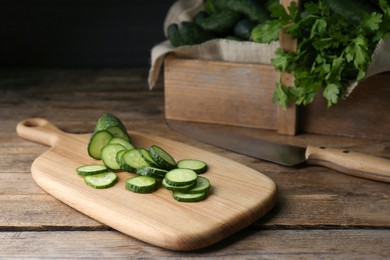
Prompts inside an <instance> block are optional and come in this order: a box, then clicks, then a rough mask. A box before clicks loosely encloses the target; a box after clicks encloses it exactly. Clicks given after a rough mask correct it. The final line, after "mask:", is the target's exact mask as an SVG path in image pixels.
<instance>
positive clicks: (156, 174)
mask: <svg viewBox="0 0 390 260" xmlns="http://www.w3.org/2000/svg"><path fill="white" fill-rule="evenodd" d="M167 172H168V171H166V170H163V169H159V168H155V167H142V168H138V169H137V171H136V173H137V174H139V175H143V176H150V177H153V178H158V179H163V178H164V177H165V174H166V173H167Z"/></svg>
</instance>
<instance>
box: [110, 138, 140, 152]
mask: <svg viewBox="0 0 390 260" xmlns="http://www.w3.org/2000/svg"><path fill="white" fill-rule="evenodd" d="M108 144H120V145H122V146H123V147H125V148H126V150H130V149H133V148H135V147H134V145H132V144H131V143H129V142H128V141H126V140H125V139H123V138H121V137H114V138H112V139H111V140H110V142H108Z"/></svg>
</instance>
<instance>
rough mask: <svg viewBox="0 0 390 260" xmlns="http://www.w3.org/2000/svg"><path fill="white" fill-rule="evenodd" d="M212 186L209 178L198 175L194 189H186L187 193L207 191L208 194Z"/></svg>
mask: <svg viewBox="0 0 390 260" xmlns="http://www.w3.org/2000/svg"><path fill="white" fill-rule="evenodd" d="M210 187H211V184H210V181H209V180H208V179H207V178H205V177H202V176H198V179H197V180H196V184H195V186H194V187H193V188H192V189H190V190H188V191H186V192H185V193H188V194H198V193H206V194H207V193H208V192H209V190H210Z"/></svg>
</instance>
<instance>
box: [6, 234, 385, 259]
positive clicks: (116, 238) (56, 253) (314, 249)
mask: <svg viewBox="0 0 390 260" xmlns="http://www.w3.org/2000/svg"><path fill="white" fill-rule="evenodd" d="M389 239H390V230H374V231H368V230H263V231H254V230H248V229H247V230H244V231H242V232H240V233H239V234H237V235H235V236H233V237H230V238H228V239H227V240H226V241H224V243H219V244H216V245H214V246H212V247H209V248H206V249H201V250H198V251H189V252H175V251H169V250H165V249H161V248H158V247H154V246H151V245H149V244H146V243H144V242H142V241H139V240H135V239H133V238H130V237H128V236H125V235H123V234H120V233H118V232H116V231H89V232H82V231H73V232H68V231H58V232H1V233H0V252H1V255H2V256H3V257H8V258H29V259H53V258H59V259H134V258H137V259H139V258H143V259H153V258H154V259H156V258H159V259H161V258H170V259H171V258H175V259H177V258H179V259H189V258H191V259H204V258H205V257H207V256H212V259H232V258H234V259H260V258H261V259H302V258H304V259H313V258H315V259H351V258H353V259H385V258H388V257H390V248H389V247H388V241H389ZM65 241H66V242H65Z"/></svg>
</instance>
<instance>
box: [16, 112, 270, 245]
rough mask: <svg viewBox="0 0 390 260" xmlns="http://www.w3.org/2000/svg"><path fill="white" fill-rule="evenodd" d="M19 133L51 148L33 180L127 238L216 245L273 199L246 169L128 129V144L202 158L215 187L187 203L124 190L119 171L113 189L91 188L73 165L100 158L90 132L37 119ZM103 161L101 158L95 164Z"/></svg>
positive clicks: (163, 194) (161, 192)
mask: <svg viewBox="0 0 390 260" xmlns="http://www.w3.org/2000/svg"><path fill="white" fill-rule="evenodd" d="M17 133H18V135H19V136H20V137H22V138H24V139H27V140H30V141H33V142H37V143H40V144H44V145H48V146H50V147H51V148H50V149H49V150H48V151H46V152H45V153H43V154H42V155H40V156H39V157H38V158H37V159H36V160H35V161H34V162H33V164H32V167H31V173H32V176H33V179H34V180H35V182H36V183H37V184H38V185H39V186H40V187H42V188H43V189H44V190H45V191H47V192H48V193H49V194H51V195H52V196H54V197H56V198H57V199H59V200H61V201H62V202H64V203H66V204H68V205H69V206H71V207H73V208H75V209H76V210H78V211H80V212H82V213H84V214H86V215H88V216H90V217H92V218H94V219H96V220H97V221H99V222H101V223H104V224H106V225H108V226H110V227H112V228H114V229H116V230H118V231H120V232H123V233H125V234H127V235H129V236H132V237H135V238H137V239H140V240H143V241H145V242H148V243H151V244H153V245H156V246H159V247H163V248H168V249H172V250H193V249H198V248H202V247H206V246H209V245H211V244H214V243H216V242H218V241H220V240H222V239H224V238H226V237H228V236H230V235H232V234H234V233H235V232H237V231H239V230H242V229H243V228H245V227H247V226H248V225H250V224H252V223H253V222H255V221H256V220H258V219H259V218H261V217H262V216H264V215H265V214H266V213H267V212H268V211H269V210H270V209H271V208H272V207H273V206H274V204H275V202H276V199H277V187H276V185H275V183H274V182H273V181H272V180H271V179H269V178H268V177H266V176H265V175H263V174H261V173H260V172H258V171H255V170H253V169H251V168H249V167H246V166H244V165H242V164H239V163H236V162H234V161H232V160H229V159H226V158H224V157H221V156H219V155H217V154H213V153H210V152H208V151H205V150H202V149H198V148H195V147H192V146H189V145H186V144H184V143H179V142H176V141H172V140H168V139H164V138H161V137H156V136H152V135H147V134H142V133H138V132H129V134H130V135H131V137H132V143H133V144H134V145H136V146H138V147H145V148H149V147H150V146H151V145H152V144H156V145H159V146H161V147H162V148H164V149H165V150H166V151H168V152H169V153H170V154H171V155H172V156H173V157H174V158H175V159H176V160H180V159H185V158H191V159H199V160H203V161H205V162H206V163H207V164H208V166H209V170H208V171H207V172H206V173H204V175H203V176H205V177H207V178H208V179H209V180H210V182H211V184H212V189H211V192H210V195H209V196H208V198H207V199H206V200H204V201H202V202H197V203H184V202H177V201H175V200H174V199H173V198H172V193H171V192H170V191H168V190H166V189H164V188H159V189H158V190H157V191H156V192H154V193H151V194H137V193H133V192H131V191H128V190H126V189H125V181H126V179H127V178H129V177H132V176H134V174H131V173H127V172H119V173H118V177H119V181H118V183H116V184H115V185H114V186H113V187H111V188H108V189H103V190H98V189H93V188H91V187H89V186H87V185H86V184H84V181H83V179H82V177H80V176H79V175H77V173H76V168H77V167H79V166H81V165H85V164H90V163H97V162H98V163H99V162H100V161H96V160H94V159H92V158H90V157H89V156H88V153H87V144H88V141H89V138H90V136H91V135H90V134H70V133H65V132H62V131H61V130H59V129H58V128H57V127H56V126H54V125H53V124H52V123H50V122H48V121H47V120H45V119H42V118H31V119H27V120H24V121H21V122H20V123H19V124H18V125H17ZM100 163H101V162H100Z"/></svg>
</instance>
